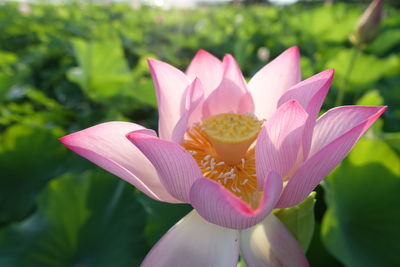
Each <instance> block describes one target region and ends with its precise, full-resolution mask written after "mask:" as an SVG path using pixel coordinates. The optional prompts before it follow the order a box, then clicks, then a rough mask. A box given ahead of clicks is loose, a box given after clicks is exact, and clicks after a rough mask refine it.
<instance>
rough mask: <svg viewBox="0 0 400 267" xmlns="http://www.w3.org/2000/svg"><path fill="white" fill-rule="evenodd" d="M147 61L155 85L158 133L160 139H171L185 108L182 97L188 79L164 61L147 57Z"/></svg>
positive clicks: (188, 82)
mask: <svg viewBox="0 0 400 267" xmlns="http://www.w3.org/2000/svg"><path fill="white" fill-rule="evenodd" d="M148 63H149V67H150V72H151V75H152V76H153V81H154V86H155V87H156V95H157V102H158V114H159V121H158V129H159V135H160V138H162V139H165V140H171V138H172V132H173V129H174V127H175V125H176V124H177V123H178V121H179V119H180V118H181V115H182V113H183V112H184V110H185V107H184V105H185V103H184V99H183V98H184V93H185V91H186V90H187V88H188V86H189V85H190V80H189V79H188V78H187V77H186V75H185V74H184V73H183V72H181V71H180V70H178V69H176V68H175V67H173V66H171V65H169V64H167V63H165V62H162V61H158V60H155V59H149V60H148Z"/></svg>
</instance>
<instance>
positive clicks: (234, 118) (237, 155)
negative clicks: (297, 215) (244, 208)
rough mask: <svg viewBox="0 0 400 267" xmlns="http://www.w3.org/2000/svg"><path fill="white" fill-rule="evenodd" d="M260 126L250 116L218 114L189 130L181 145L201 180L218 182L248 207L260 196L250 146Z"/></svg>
mask: <svg viewBox="0 0 400 267" xmlns="http://www.w3.org/2000/svg"><path fill="white" fill-rule="evenodd" d="M261 126H262V121H259V120H257V118H256V117H255V116H254V115H252V114H251V115H248V114H246V115H243V114H234V113H223V114H217V115H214V116H212V117H209V118H207V119H205V120H203V123H202V124H196V125H194V126H193V127H192V128H190V129H189V130H188V131H187V132H186V135H185V140H184V142H183V144H182V145H183V147H184V148H185V149H186V150H188V151H189V152H190V153H191V154H192V156H193V158H194V159H195V160H196V162H197V164H198V165H199V167H200V169H201V171H202V173H203V175H204V177H206V178H209V179H211V180H214V181H216V182H218V183H220V184H221V185H222V186H224V187H225V188H226V189H228V190H229V191H230V192H232V193H233V194H234V195H236V196H237V197H238V198H240V199H242V200H243V201H245V202H247V203H248V204H249V205H250V206H251V207H257V204H258V200H259V199H260V197H261V192H258V191H257V179H256V166H255V153H254V152H255V149H254V144H253V143H254V140H255V139H256V138H257V135H258V133H259V131H260V130H261Z"/></svg>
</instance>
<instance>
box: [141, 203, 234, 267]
mask: <svg viewBox="0 0 400 267" xmlns="http://www.w3.org/2000/svg"><path fill="white" fill-rule="evenodd" d="M238 239H239V236H238V232H237V231H235V230H230V229H227V228H223V227H220V226H217V225H214V224H211V223H209V222H207V221H205V220H204V219H203V218H201V217H200V216H199V215H198V214H197V212H195V211H192V212H190V213H189V214H188V215H186V216H185V217H184V218H183V219H182V220H180V221H179V222H178V223H177V224H175V226H174V227H172V228H171V229H170V230H169V231H168V232H167V233H166V234H165V235H164V236H163V237H162V238H161V239H160V241H158V243H157V244H156V245H155V246H154V247H153V248H152V249H151V251H150V252H149V253H148V254H147V256H146V258H145V259H144V261H143V263H142V265H141V267H155V266H157V267H171V266H175V267H186V266H188V267H206V266H207V267H208V266H209V267H224V266H226V267H236V264H237V261H238V257H239V242H238Z"/></svg>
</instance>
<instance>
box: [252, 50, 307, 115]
mask: <svg viewBox="0 0 400 267" xmlns="http://www.w3.org/2000/svg"><path fill="white" fill-rule="evenodd" d="M300 80H301V73H300V54H299V50H298V48H297V47H291V48H289V49H287V50H286V51H285V52H283V53H282V54H281V55H279V56H278V57H277V58H276V59H274V60H273V61H271V62H270V63H269V64H267V65H266V66H265V67H263V68H262V69H261V70H259V71H258V72H257V73H256V74H255V75H254V77H253V78H252V79H251V80H250V82H249V84H248V88H249V91H250V92H251V94H252V95H253V100H254V105H255V115H256V116H257V117H258V118H259V119H268V118H269V117H270V116H271V115H272V113H274V111H275V110H276V108H277V107H278V100H279V98H280V97H281V96H282V95H283V93H284V92H285V91H286V90H288V89H289V88H290V87H292V86H293V85H295V84H296V83H298V82H300Z"/></svg>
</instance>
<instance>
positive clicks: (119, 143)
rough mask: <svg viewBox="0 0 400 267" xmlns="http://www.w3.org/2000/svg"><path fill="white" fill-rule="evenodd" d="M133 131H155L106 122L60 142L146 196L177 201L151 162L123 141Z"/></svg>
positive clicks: (127, 142) (126, 141)
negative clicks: (163, 183)
mask: <svg viewBox="0 0 400 267" xmlns="http://www.w3.org/2000/svg"><path fill="white" fill-rule="evenodd" d="M132 131H138V132H141V133H142V134H152V135H155V133H154V131H151V130H148V129H145V128H143V127H142V126H140V125H137V124H135V123H129V122H107V123H102V124H99V125H96V126H93V127H90V128H87V129H85V130H82V131H79V132H76V133H73V134H70V135H67V136H64V137H62V138H61V139H60V141H61V142H62V143H63V144H64V145H65V146H66V147H68V148H69V149H71V150H73V151H75V152H76V153H78V154H79V155H81V156H82V157H85V158H87V159H88V160H90V161H91V162H93V163H95V164H97V165H98V166H100V167H102V168H104V169H106V170H107V171H109V172H111V173H112V174H114V175H116V176H118V177H120V178H122V179H123V180H125V181H127V182H128V183H130V184H132V185H134V186H135V187H136V188H138V189H139V190H140V191H142V192H143V193H145V194H146V195H148V196H149V197H151V198H153V199H156V200H160V201H165V202H171V203H177V202H180V201H178V200H177V199H175V198H173V197H172V196H171V195H170V194H169V193H168V192H167V190H166V189H165V188H164V186H163V185H162V184H161V182H160V180H159V178H158V175H157V172H156V170H155V169H154V167H153V165H152V164H151V163H150V161H149V160H148V159H147V158H146V157H145V156H144V155H143V154H142V152H140V151H139V149H137V148H136V147H134V146H132V144H131V143H130V142H129V141H128V140H127V139H126V138H125V135H126V134H127V133H129V132H132Z"/></svg>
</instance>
